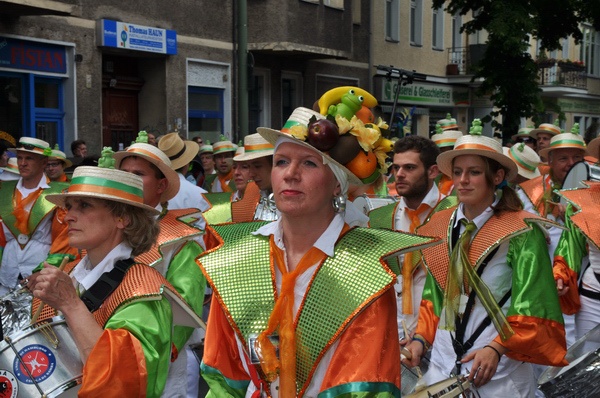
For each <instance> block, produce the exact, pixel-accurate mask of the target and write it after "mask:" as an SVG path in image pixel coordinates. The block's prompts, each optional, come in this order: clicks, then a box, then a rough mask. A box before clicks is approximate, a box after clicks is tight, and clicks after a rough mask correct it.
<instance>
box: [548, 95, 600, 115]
mask: <svg viewBox="0 0 600 398" xmlns="http://www.w3.org/2000/svg"><path fill="white" fill-rule="evenodd" d="M557 103H558V106H560V110H561V111H563V112H573V113H600V101H582V100H576V99H562V98H559V99H558V101H557Z"/></svg>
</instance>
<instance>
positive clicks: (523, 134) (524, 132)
mask: <svg viewBox="0 0 600 398" xmlns="http://www.w3.org/2000/svg"><path fill="white" fill-rule="evenodd" d="M532 131H533V127H521V128H520V129H519V131H517V134H515V135H513V136H512V137H510V139H511V140H513V141H516V140H517V138H533V139H534V140H535V139H536V138H534V137H532V136H531V132H532Z"/></svg>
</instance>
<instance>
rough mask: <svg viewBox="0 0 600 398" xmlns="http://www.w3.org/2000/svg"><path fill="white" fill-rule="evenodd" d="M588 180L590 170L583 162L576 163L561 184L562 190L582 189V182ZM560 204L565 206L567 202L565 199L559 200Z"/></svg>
mask: <svg viewBox="0 0 600 398" xmlns="http://www.w3.org/2000/svg"><path fill="white" fill-rule="evenodd" d="M589 179H590V169H589V166H588V164H587V163H586V162H585V161H581V162H577V163H575V164H574V165H573V166H572V167H571V170H569V172H568V173H567V175H566V177H565V180H564V181H563V183H562V188H563V189H574V188H584V187H585V185H583V184H582V183H581V182H582V181H587V180H589ZM560 203H561V204H563V205H566V203H567V201H566V199H565V198H561V199H560Z"/></svg>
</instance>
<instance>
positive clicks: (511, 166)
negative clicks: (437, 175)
mask: <svg viewBox="0 0 600 398" xmlns="http://www.w3.org/2000/svg"><path fill="white" fill-rule="evenodd" d="M463 155H479V156H483V157H485V158H489V159H493V160H495V161H496V162H498V163H500V165H501V166H502V167H504V168H505V169H506V170H508V173H507V175H506V180H507V181H512V180H514V179H515V177H516V176H517V174H518V170H517V165H516V164H515V162H513V161H512V160H511V159H510V158H509V157H508V156H505V155H504V154H502V153H499V152H496V151H483V150H481V149H458V150H457V149H453V150H451V151H448V152H442V153H440V154H439V155H438V157H437V166H438V169H439V170H440V171H441V172H442V173H444V174H445V175H447V176H448V177H452V161H453V160H454V158H456V157H458V156H463Z"/></svg>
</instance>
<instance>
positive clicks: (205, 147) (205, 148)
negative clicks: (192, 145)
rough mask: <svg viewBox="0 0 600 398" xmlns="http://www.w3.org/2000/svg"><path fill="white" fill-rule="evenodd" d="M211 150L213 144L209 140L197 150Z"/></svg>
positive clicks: (211, 151)
mask: <svg viewBox="0 0 600 398" xmlns="http://www.w3.org/2000/svg"><path fill="white" fill-rule="evenodd" d="M213 151H214V149H213V146H212V145H211V144H210V141H206V143H205V144H204V145H202V146H201V147H200V151H198V153H200V154H202V153H213Z"/></svg>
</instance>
